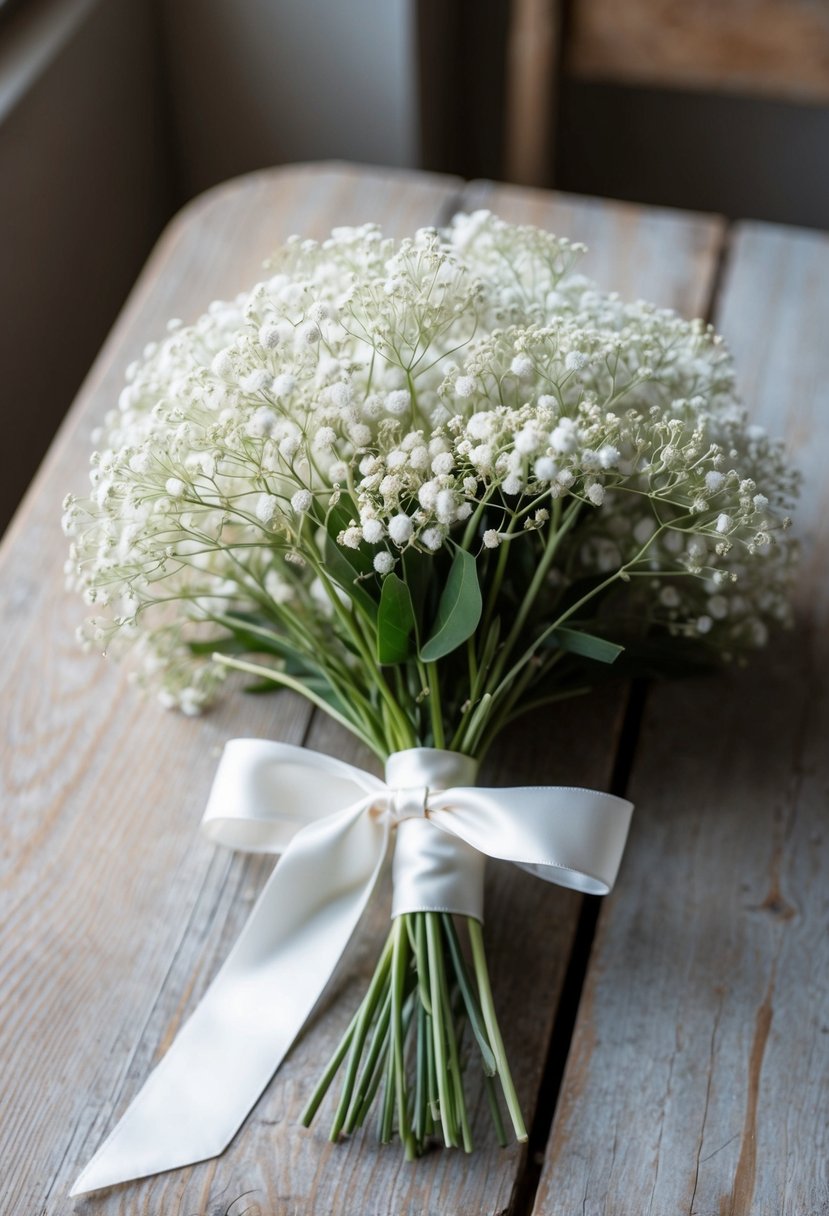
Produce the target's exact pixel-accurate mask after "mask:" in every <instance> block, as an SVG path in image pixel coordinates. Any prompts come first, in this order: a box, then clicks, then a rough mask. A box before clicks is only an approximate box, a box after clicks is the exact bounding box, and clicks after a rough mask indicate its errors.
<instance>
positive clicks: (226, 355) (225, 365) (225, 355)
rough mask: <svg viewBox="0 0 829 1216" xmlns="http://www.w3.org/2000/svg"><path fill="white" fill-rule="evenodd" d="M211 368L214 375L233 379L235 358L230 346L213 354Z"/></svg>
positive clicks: (223, 378)
mask: <svg viewBox="0 0 829 1216" xmlns="http://www.w3.org/2000/svg"><path fill="white" fill-rule="evenodd" d="M210 370H211V371H212V373H213V375H214V376H218V377H219V379H220V380H232V379H233V360H232V358H231V352H230V350H229V349H228V348H225V349H224V350H220V351H219V353H218V354H217V355H214V356H213V361H212V363H211V364H210Z"/></svg>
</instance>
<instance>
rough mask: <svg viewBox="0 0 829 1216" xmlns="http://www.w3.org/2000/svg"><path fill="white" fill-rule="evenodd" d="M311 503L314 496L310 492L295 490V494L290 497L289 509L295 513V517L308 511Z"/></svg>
mask: <svg viewBox="0 0 829 1216" xmlns="http://www.w3.org/2000/svg"><path fill="white" fill-rule="evenodd" d="M313 501H314V496H313V494H312V493H311V491H310V490H297V491H296V493H295V494H292V495H291V507H292V508H293V510H294V511H296V513H297V515H301V514H303V512H305V511H309V510H310V509H311V504H312V503H313Z"/></svg>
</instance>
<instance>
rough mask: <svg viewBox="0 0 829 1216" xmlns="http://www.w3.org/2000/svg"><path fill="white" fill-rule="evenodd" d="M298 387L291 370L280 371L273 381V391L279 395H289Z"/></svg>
mask: <svg viewBox="0 0 829 1216" xmlns="http://www.w3.org/2000/svg"><path fill="white" fill-rule="evenodd" d="M295 388H296V380H295V379H294V377H293V376H292V375H291V373H290V372H280V374H279V375H278V376H277V377H276V379H275V380H274V382H273V391H274V393H275V394H276V396H277V397H280V398H282V397H289V396H290V395H291V393H292V392H293V391H294V389H295Z"/></svg>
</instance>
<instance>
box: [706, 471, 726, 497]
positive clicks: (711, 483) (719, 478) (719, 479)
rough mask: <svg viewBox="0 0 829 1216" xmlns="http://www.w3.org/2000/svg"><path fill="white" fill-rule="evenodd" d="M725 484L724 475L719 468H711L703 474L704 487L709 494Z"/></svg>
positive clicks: (714, 492)
mask: <svg viewBox="0 0 829 1216" xmlns="http://www.w3.org/2000/svg"><path fill="white" fill-rule="evenodd" d="M724 485H725V475H724V474H723V473H721V472H720V471H719V469H711V470H710V471H709V472H708V473H706V474H705V488H706V490H708V493H709V494H716V493H718V491H720V490H721V489H722V488H723V486H724Z"/></svg>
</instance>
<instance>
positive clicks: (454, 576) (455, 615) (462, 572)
mask: <svg viewBox="0 0 829 1216" xmlns="http://www.w3.org/2000/svg"><path fill="white" fill-rule="evenodd" d="M482 606H483V605H482V601H481V588H480V586H479V585H478V570H477V566H476V564H475V558H474V557H473V556H472V554H471V553H467V551H466V550H465V549H458V551H457V553H456V554H455V558H454V561H453V562H452V566H451V569H450V571H449V577H448V578H447V580H446V586H445V587H444V588H443V592H442V594H441V597H440V602H439V603H438V611H437V616H436V617H435V623H434V627H433V629H432V632H431V635H430V636H429V637H428V638H427V640H426V641H425V642H424V644H423V645H422V646H421V648H420V658H421V659H422V660H423V662H424V663H434V662H435V660H436V659H442V658H443V657H444V656H445V655H447V654H451V653H452V651H453V650H457V648H458V647H459V646H462V645H463V643H464V642H465V641H466V639H467V638H470V637H471V636H472V634H473V633H474V632H475V630H476V629H477V628H478V622H479V621H480V619H481V608H482Z"/></svg>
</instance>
